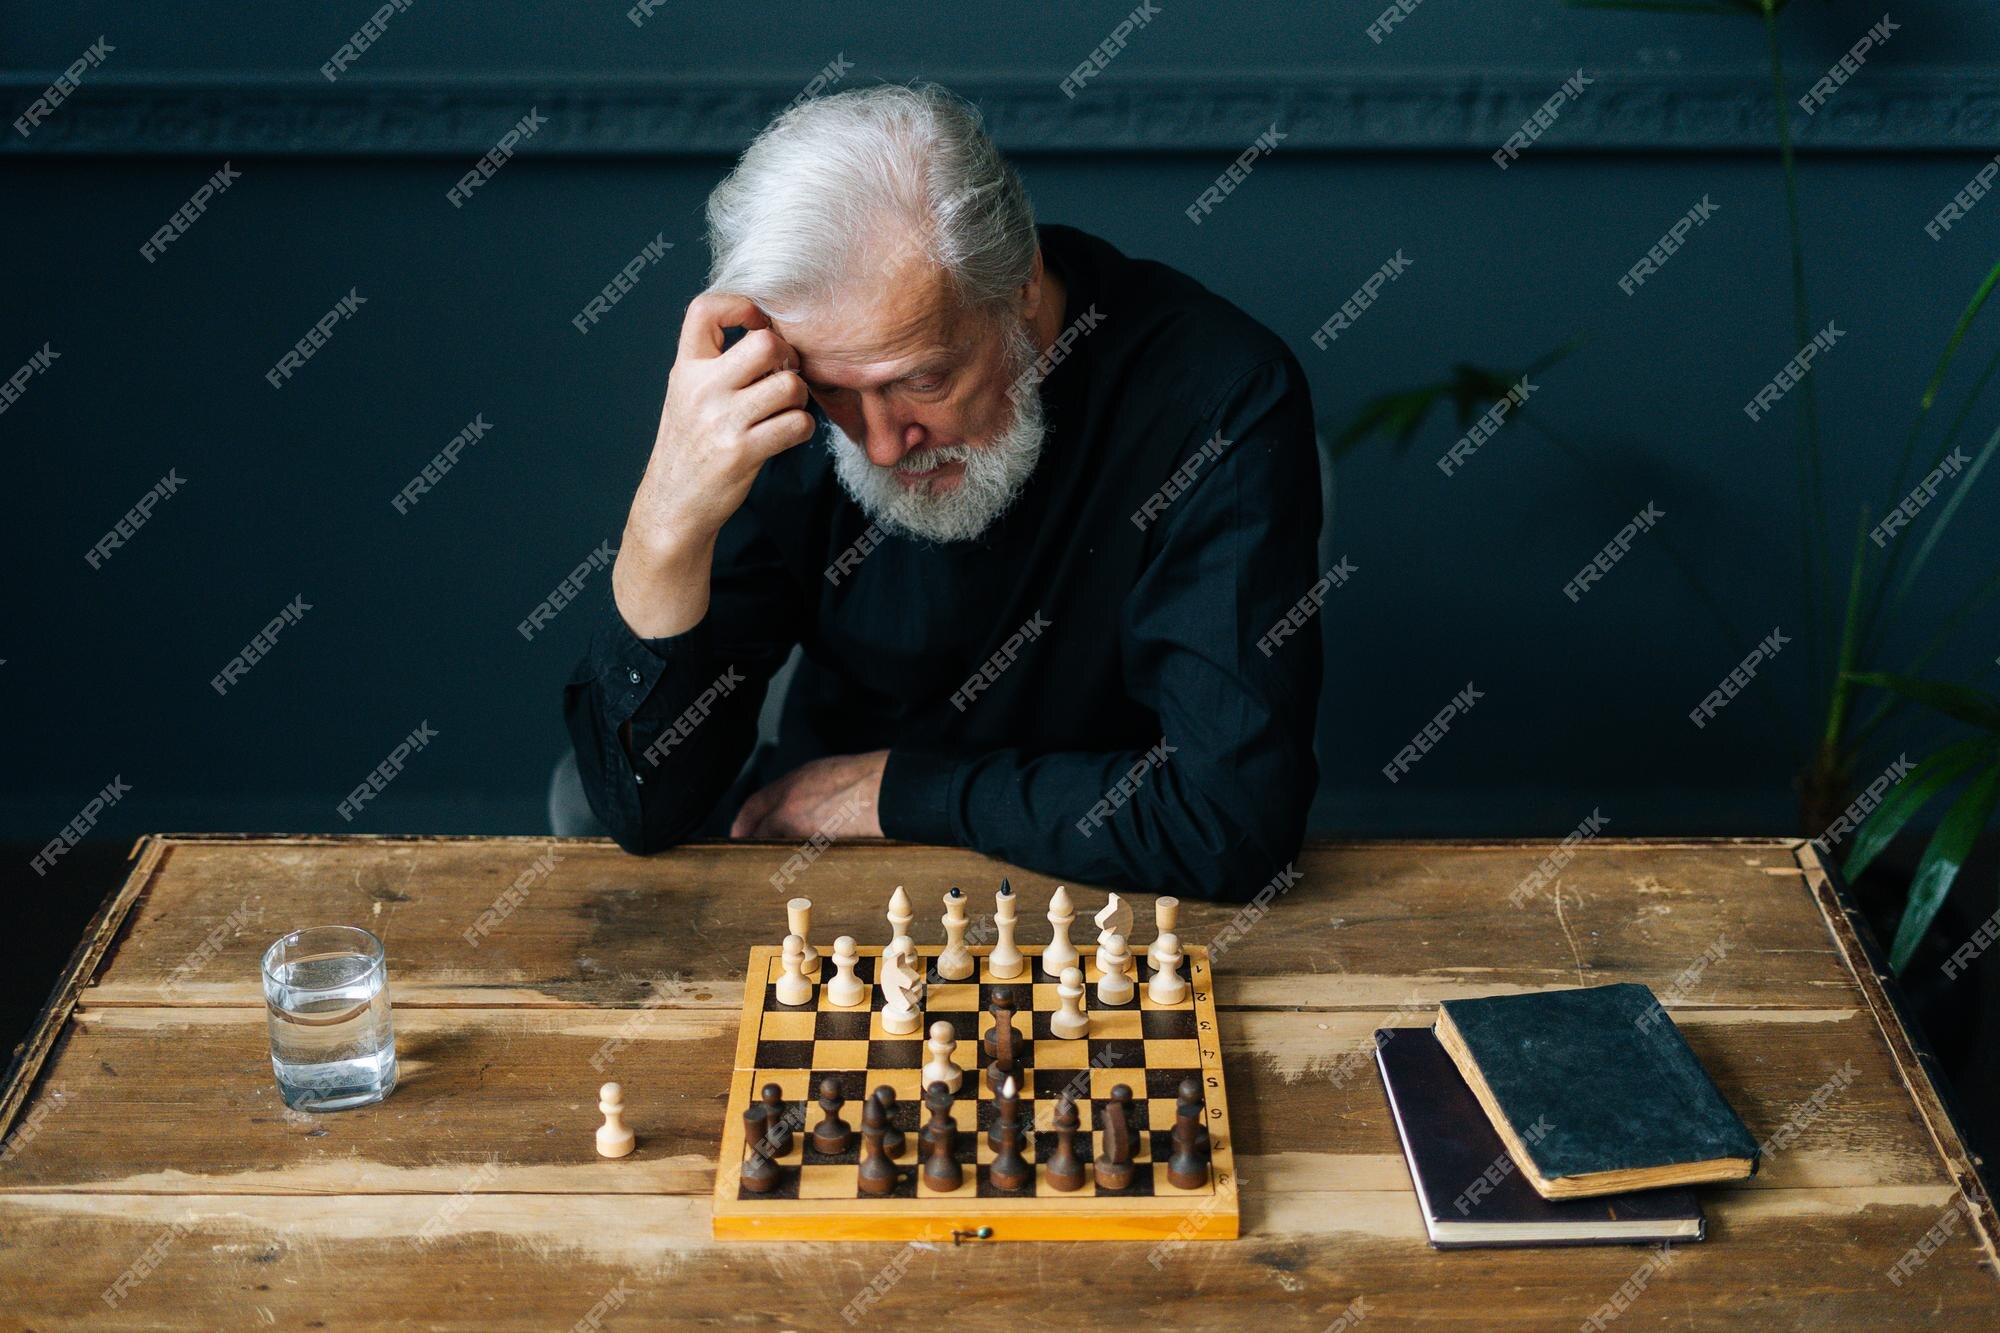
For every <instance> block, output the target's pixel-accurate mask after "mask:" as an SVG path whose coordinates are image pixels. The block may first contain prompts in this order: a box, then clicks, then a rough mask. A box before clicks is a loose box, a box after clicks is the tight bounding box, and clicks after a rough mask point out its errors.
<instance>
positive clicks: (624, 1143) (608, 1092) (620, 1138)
mask: <svg viewBox="0 0 2000 1333" xmlns="http://www.w3.org/2000/svg"><path fill="white" fill-rule="evenodd" d="M597 1109H598V1110H600V1111H602V1112H604V1123H603V1124H601V1125H599V1126H598V1127H597V1155H598V1156H599V1157H623V1156H624V1155H625V1154H626V1153H629V1152H631V1151H632V1145H633V1144H634V1143H635V1142H637V1140H636V1139H634V1138H633V1136H632V1131H631V1130H629V1129H627V1128H626V1127H625V1089H623V1088H621V1087H619V1086H618V1085H617V1084H616V1083H607V1084H605V1085H604V1086H603V1087H601V1088H599V1089H598V1090H597Z"/></svg>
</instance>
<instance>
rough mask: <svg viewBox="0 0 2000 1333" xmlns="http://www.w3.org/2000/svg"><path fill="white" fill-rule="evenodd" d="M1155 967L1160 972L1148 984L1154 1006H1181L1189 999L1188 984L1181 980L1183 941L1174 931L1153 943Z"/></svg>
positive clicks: (1147, 989)
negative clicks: (1183, 1001) (1181, 1003)
mask: <svg viewBox="0 0 2000 1333" xmlns="http://www.w3.org/2000/svg"><path fill="white" fill-rule="evenodd" d="M1153 950H1154V953H1153V965H1154V966H1155V967H1157V968H1158V969H1159V970H1158V971H1156V972H1155V973H1153V979H1152V980H1151V981H1149V982H1147V983H1146V994H1147V995H1149V996H1151V997H1152V1000H1153V1003H1154V1004H1179V1003H1180V1002H1181V1001H1182V1000H1185V999H1186V998H1187V993H1188V986H1187V982H1185V981H1183V980H1181V975H1180V968H1181V941H1180V937H1179V936H1178V935H1175V934H1174V933H1173V932H1172V931H1169V932H1167V933H1166V934H1164V935H1162V936H1160V938H1159V939H1157V940H1155V941H1153Z"/></svg>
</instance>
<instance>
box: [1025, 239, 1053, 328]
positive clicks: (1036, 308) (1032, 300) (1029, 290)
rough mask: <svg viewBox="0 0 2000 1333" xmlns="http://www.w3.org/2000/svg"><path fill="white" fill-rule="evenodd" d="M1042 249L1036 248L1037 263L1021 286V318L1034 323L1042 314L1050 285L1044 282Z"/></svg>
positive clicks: (1031, 267)
mask: <svg viewBox="0 0 2000 1333" xmlns="http://www.w3.org/2000/svg"><path fill="white" fill-rule="evenodd" d="M1042 274H1043V271H1042V247H1040V246H1039V245H1038V246H1036V247H1035V262H1034V263H1033V264H1032V265H1030V266H1029V268H1028V280H1027V281H1026V282H1024V283H1022V284H1021V318H1022V319H1024V320H1027V321H1028V322H1029V323H1031V324H1032V323H1034V321H1035V317H1036V316H1037V315H1038V314H1040V313H1041V309H1042V300H1043V298H1044V296H1045V294H1046V293H1047V292H1048V284H1047V283H1046V282H1044V281H1042Z"/></svg>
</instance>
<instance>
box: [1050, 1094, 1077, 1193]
mask: <svg viewBox="0 0 2000 1333" xmlns="http://www.w3.org/2000/svg"><path fill="white" fill-rule="evenodd" d="M1076 1128H1077V1113H1076V1094H1075V1093H1074V1092H1072V1091H1070V1090H1069V1089H1068V1088H1064V1089H1063V1095H1062V1100H1061V1101H1059V1102H1057V1103H1056V1150H1055V1152H1054V1153H1053V1154H1052V1155H1051V1156H1050V1157H1049V1161H1048V1177H1049V1188H1050V1189H1058V1190H1062V1191H1063V1192H1064V1193H1068V1192H1069V1191H1071V1190H1079V1189H1082V1188H1083V1161H1082V1159H1080V1158H1079V1157H1078V1156H1077V1155H1076Z"/></svg>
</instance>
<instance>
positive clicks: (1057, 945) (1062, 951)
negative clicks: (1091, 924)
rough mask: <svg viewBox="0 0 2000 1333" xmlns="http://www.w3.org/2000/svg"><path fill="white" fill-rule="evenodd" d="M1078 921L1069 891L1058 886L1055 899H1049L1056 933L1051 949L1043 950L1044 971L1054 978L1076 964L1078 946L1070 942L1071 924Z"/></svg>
mask: <svg viewBox="0 0 2000 1333" xmlns="http://www.w3.org/2000/svg"><path fill="white" fill-rule="evenodd" d="M1075 920H1076V908H1075V907H1073V906H1072V905H1071V904H1070V900H1069V890H1068V889H1066V888H1064V887H1063V886H1062V885H1060V884H1058V885H1056V892H1055V896H1054V897H1053V898H1050V899H1049V926H1050V928H1051V929H1052V930H1053V931H1054V932H1055V933H1054V934H1053V935H1052V936H1050V938H1049V947H1048V948H1046V949H1044V950H1042V971H1043V972H1045V973H1047V974H1048V975H1049V976H1052V977H1059V976H1061V975H1062V974H1063V969H1064V968H1066V967H1073V966H1075V964H1076V959H1077V953H1076V946H1075V945H1074V944H1071V943H1070V942H1069V928H1070V923H1071V922H1073V921H1075Z"/></svg>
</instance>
